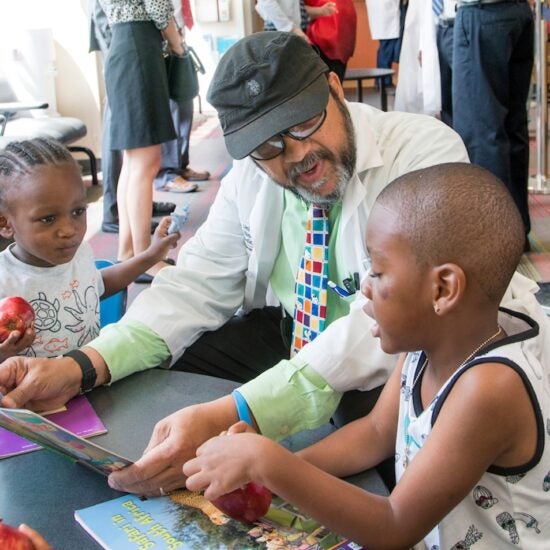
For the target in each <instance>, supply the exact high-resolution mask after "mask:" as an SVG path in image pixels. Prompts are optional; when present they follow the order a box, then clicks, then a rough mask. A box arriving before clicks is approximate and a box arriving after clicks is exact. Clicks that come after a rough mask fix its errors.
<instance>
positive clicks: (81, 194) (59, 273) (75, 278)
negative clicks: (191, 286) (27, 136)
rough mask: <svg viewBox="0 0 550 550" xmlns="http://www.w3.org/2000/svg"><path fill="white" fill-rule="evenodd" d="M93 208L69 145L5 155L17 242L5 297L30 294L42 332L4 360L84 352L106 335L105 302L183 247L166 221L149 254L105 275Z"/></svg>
mask: <svg viewBox="0 0 550 550" xmlns="http://www.w3.org/2000/svg"><path fill="white" fill-rule="evenodd" d="M86 208H87V202H86V190H85V187H84V183H83V181H82V177H81V174H80V169H79V167H78V165H77V164H76V162H75V160H74V159H73V157H72V156H71V153H70V152H69V151H68V149H66V148H65V147H64V146H63V145H62V144H60V143H58V142H56V141H54V140H49V139H33V140H28V141H20V142H13V143H10V144H9V145H8V146H7V147H6V149H4V150H3V151H1V152H0V235H1V236H2V237H4V238H6V239H10V240H13V241H14V242H13V243H12V244H10V245H9V246H8V248H6V249H5V250H3V251H2V252H1V253H0V277H1V279H2V285H1V288H0V298H3V297H5V296H10V295H19V296H22V297H23V298H25V299H26V300H27V301H28V302H29V303H30V304H31V305H32V306H33V308H34V311H35V315H36V318H35V322H34V328H29V329H27V330H25V331H24V333H21V332H20V331H13V332H12V334H11V335H10V337H8V339H7V340H6V341H4V342H3V343H1V344H0V360H4V359H6V358H7V357H11V356H13V355H18V354H19V355H28V356H38V357H51V356H55V355H61V354H63V353H66V352H68V351H71V350H73V349H76V348H79V347H81V346H83V345H84V344H86V343H87V342H89V341H90V340H92V339H93V338H95V337H96V336H97V335H98V333H99V301H100V298H102V297H107V296H110V295H112V294H115V293H116V292H118V291H119V290H122V289H124V288H125V287H127V286H128V285H129V284H130V283H131V282H132V281H134V279H136V277H137V276H138V275H140V274H142V273H144V272H145V271H146V270H147V269H148V268H149V267H151V266H153V265H155V264H156V263H157V262H159V261H161V260H162V259H164V258H166V256H167V254H168V252H169V250H170V249H171V248H174V247H175V246H176V244H177V241H178V238H179V233H176V234H174V235H168V234H167V230H168V225H169V223H170V218H168V217H166V218H164V219H163V220H161V223H160V224H159V226H158V228H157V230H156V232H155V235H154V237H153V240H152V242H151V245H150V247H149V248H148V249H147V250H145V251H144V252H142V253H141V254H138V255H136V256H135V257H133V258H131V259H129V260H126V261H124V262H120V263H117V264H115V265H113V266H111V267H108V268H105V269H102V270H101V271H99V270H98V269H97V268H96V267H95V262H94V257H93V254H92V249H91V247H90V245H89V244H88V243H87V242H85V241H84V236H85V233H86Z"/></svg>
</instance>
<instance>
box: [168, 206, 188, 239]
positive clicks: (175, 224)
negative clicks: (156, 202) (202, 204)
mask: <svg viewBox="0 0 550 550" xmlns="http://www.w3.org/2000/svg"><path fill="white" fill-rule="evenodd" d="M188 217H189V205H188V204H184V205H183V206H182V207H181V211H180V212H172V213H171V214H170V219H171V220H172V221H171V222H170V226H169V227H168V235H171V234H172V233H179V232H180V231H181V228H182V227H183V224H184V223H185V222H186V221H187V218H188Z"/></svg>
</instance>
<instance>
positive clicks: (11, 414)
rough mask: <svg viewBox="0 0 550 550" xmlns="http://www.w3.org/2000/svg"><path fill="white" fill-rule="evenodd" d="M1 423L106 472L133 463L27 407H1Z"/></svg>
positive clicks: (73, 459)
mask: <svg viewBox="0 0 550 550" xmlns="http://www.w3.org/2000/svg"><path fill="white" fill-rule="evenodd" d="M0 426H2V427H4V428H6V429H7V430H9V431H10V432H13V433H16V434H17V435H19V436H22V437H24V438H25V439H28V440H30V441H32V442H34V443H37V444H38V445H40V446H41V447H44V448H46V449H48V450H50V451H54V452H57V453H58V454H61V455H62V456H64V457H65V458H68V459H69V460H71V461H72V462H77V463H79V464H82V465H83V466H86V467H87V468H90V469H91V470H93V471H95V472H97V473H99V474H103V475H105V476H107V475H109V474H110V473H111V472H113V471H115V470H120V469H122V468H125V467H126V466H129V465H130V464H132V462H131V461H130V460H128V459H126V458H124V457H122V456H119V455H117V454H115V453H113V452H111V451H108V450H107V449H104V448H103V447H100V446H99V445H96V444H95V443H92V442H91V441H88V440H87V439H84V438H82V437H79V436H77V435H75V434H74V433H72V432H70V431H69V430H66V429H65V428H62V427H61V426H58V425H57V424H54V423H53V422H52V421H51V420H48V419H47V418H45V417H44V416H40V415H39V414H37V413H35V412H33V411H29V410H27V409H5V408H0Z"/></svg>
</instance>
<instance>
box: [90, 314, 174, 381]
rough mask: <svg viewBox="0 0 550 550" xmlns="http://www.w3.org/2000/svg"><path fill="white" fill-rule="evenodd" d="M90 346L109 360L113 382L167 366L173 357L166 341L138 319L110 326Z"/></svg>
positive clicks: (108, 364) (107, 361) (106, 360)
mask: <svg viewBox="0 0 550 550" xmlns="http://www.w3.org/2000/svg"><path fill="white" fill-rule="evenodd" d="M86 347H91V348H93V349H95V350H96V351H97V352H98V353H99V354H100V355H101V356H102V357H103V359H104V360H105V362H106V363H107V366H108V367H109V372H110V373H111V381H110V382H109V384H112V383H113V382H116V381H117V380H120V379H121V378H124V377H126V376H129V375H130V374H133V373H134V372H139V371H142V370H147V369H151V368H153V367H158V366H163V365H162V363H164V362H167V361H168V360H169V359H170V351H169V349H168V346H167V345H166V343H165V342H164V340H163V339H162V338H161V337H160V336H158V335H157V334H156V333H155V332H153V331H152V330H151V329H150V328H149V327H147V326H145V325H143V324H142V323H139V322H137V321H128V322H124V323H113V324H112V325H108V326H107V327H105V328H104V329H103V330H102V331H101V333H100V335H99V336H98V337H97V338H96V339H95V340H93V341H92V342H90V343H89V344H86ZM166 366H168V363H167V364H166Z"/></svg>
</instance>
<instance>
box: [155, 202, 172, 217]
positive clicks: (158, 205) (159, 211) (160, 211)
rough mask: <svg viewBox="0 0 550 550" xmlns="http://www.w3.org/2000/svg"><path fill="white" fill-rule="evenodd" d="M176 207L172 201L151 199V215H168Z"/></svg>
mask: <svg viewBox="0 0 550 550" xmlns="http://www.w3.org/2000/svg"><path fill="white" fill-rule="evenodd" d="M175 209H176V205H175V204H174V203H173V202H157V201H153V216H168V214H171V213H172V212H173V211H174V210H175Z"/></svg>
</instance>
